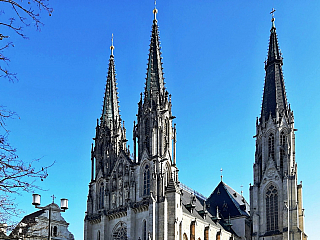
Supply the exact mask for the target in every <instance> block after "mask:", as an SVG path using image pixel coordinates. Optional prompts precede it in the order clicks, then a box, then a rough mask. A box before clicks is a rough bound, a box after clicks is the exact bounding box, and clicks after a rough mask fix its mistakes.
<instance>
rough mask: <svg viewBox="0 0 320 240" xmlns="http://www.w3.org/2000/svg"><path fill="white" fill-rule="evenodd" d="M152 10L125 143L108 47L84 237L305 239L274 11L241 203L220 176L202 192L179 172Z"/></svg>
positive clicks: (106, 239) (117, 239) (87, 239)
mask: <svg viewBox="0 0 320 240" xmlns="http://www.w3.org/2000/svg"><path fill="white" fill-rule="evenodd" d="M157 12H158V11H157V9H156V8H154V10H153V15H154V16H153V24H152V34H151V41H150V49H149V58H148V67H147V76H146V81H145V87H144V93H143V94H142V93H141V95H140V101H139V103H138V112H137V115H136V116H137V120H136V121H135V122H134V125H133V145H134V146H133V152H132V153H131V152H130V150H129V148H128V147H127V141H128V140H127V138H126V128H125V127H124V124H123V120H122V119H121V116H120V114H119V105H118V92H117V87H116V85H117V83H116V74H115V64H114V46H113V43H112V45H111V47H110V49H111V55H110V59H109V68H108V75H107V81H106V88H105V94H104V101H103V109H102V115H101V117H100V119H98V120H97V125H96V135H95V137H94V144H92V148H91V181H90V183H89V193H88V198H87V211H86V215H85V220H84V239H85V240H109V239H110V240H111V239H112V240H120V239H121V240H126V239H128V240H147V239H148V240H151V239H152V240H189V239H190V240H196V239H197V240H209V239H214V240H232V239H234V240H236V239H239V240H240V239H243V240H244V239H246V240H248V239H252V240H262V239H263V240H280V239H285V240H293V239H295V240H298V239H299V240H305V239H307V235H306V234H305V233H304V213H303V211H304V209H303V207H302V184H301V183H298V182H297V164H296V161H295V128H294V116H293V111H292V110H291V107H290V104H288V102H287V98H286V91H285V86H284V79H283V75H282V64H283V61H282V54H281V52H280V49H279V46H278V39H277V34H276V27H275V21H274V17H272V26H271V30H270V40H269V50H268V59H267V61H266V62H265V71H266V77H265V84H264V93H263V103H262V109H261V115H260V117H259V118H257V121H256V135H255V136H254V137H255V139H256V152H255V161H254V166H253V177H254V183H253V185H251V186H250V204H249V203H248V202H247V201H246V200H245V198H244V197H243V196H242V193H240V194H239V193H237V192H236V191H235V190H233V189H232V188H231V187H230V186H228V185H227V184H226V183H225V182H224V181H223V179H222V177H221V182H220V183H219V184H218V185H217V186H216V188H215V189H214V191H213V192H212V193H211V195H210V196H209V197H205V196H203V195H202V194H200V193H198V192H197V191H195V190H193V189H191V188H189V187H187V186H185V185H183V184H182V183H181V182H180V181H179V178H178V173H179V169H178V166H177V159H176V125H175V124H174V119H175V117H174V115H173V113H172V111H171V107H172V102H171V95H170V94H169V92H168V90H167V89H166V87H165V83H164V77H163V68H162V57H161V51H160V49H161V48H160V40H159V31H158V21H157ZM257 101H258V99H257Z"/></svg>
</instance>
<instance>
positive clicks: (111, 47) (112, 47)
mask: <svg viewBox="0 0 320 240" xmlns="http://www.w3.org/2000/svg"><path fill="white" fill-rule="evenodd" d="M110 49H111V55H113V49H114V46H113V33H112V37H111V46H110Z"/></svg>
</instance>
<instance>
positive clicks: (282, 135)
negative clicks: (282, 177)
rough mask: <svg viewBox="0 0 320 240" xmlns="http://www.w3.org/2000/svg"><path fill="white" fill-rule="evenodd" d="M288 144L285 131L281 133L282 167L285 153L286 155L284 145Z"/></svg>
mask: <svg viewBox="0 0 320 240" xmlns="http://www.w3.org/2000/svg"><path fill="white" fill-rule="evenodd" d="M285 144H286V135H285V134H284V132H281V133H280V145H281V147H280V169H283V161H284V155H285V151H284V147H285Z"/></svg>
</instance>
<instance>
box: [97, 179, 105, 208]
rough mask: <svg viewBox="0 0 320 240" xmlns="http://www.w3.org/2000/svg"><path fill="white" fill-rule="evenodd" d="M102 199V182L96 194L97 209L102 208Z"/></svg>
mask: <svg viewBox="0 0 320 240" xmlns="http://www.w3.org/2000/svg"><path fill="white" fill-rule="evenodd" d="M103 201H104V187H103V184H101V186H100V189H99V195H98V209H102V208H103Z"/></svg>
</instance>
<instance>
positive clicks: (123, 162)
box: [84, 8, 182, 240]
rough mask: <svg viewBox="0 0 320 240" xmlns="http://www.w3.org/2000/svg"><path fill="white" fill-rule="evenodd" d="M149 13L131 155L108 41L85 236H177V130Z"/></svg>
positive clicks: (160, 238)
mask: <svg viewBox="0 0 320 240" xmlns="http://www.w3.org/2000/svg"><path fill="white" fill-rule="evenodd" d="M153 14H154V19H153V24H152V34H151V42H150V50H149V59H148V70H147V77H146V84H145V91H144V94H142V93H141V98H140V102H139V103H138V114H137V122H134V126H133V142H134V154H133V156H132V157H131V156H130V152H129V149H128V148H127V145H126V143H127V139H126V129H125V128H124V123H123V122H122V120H121V116H120V114H119V106H118V96H117V87H116V78H115V66H114V55H113V50H114V46H113V43H112V45H111V55H110V60H109V70H108V76H107V83H106V88H105V95H104V102H103V109H102V115H101V118H100V120H97V126H96V136H95V138H94V145H92V150H91V162H92V170H91V181H90V183H89V194H88V199H87V212H86V217H85V221H84V239H86V240H91V239H97V240H102V239H114V240H118V239H141V240H147V239H157V240H169V239H172V240H173V239H176V237H175V233H176V231H177V229H178V226H177V223H176V221H177V219H178V216H179V219H180V220H181V214H182V206H181V201H180V200H181V198H180V195H181V192H180V189H179V183H178V169H177V167H176V160H175V142H176V137H175V136H176V129H175V127H173V124H172V120H173V119H174V117H173V116H172V113H171V96H169V94H168V92H167V91H166V88H165V83H164V77H163V69H162V62H161V52H160V40H159V32H158V24H157V19H156V15H157V9H156V8H154V10H153ZM178 205H179V206H180V207H179V208H178V209H176V206H178Z"/></svg>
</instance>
